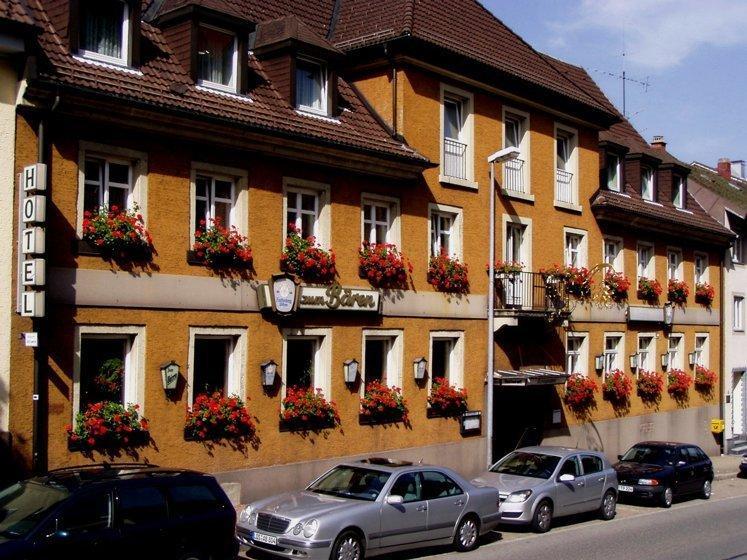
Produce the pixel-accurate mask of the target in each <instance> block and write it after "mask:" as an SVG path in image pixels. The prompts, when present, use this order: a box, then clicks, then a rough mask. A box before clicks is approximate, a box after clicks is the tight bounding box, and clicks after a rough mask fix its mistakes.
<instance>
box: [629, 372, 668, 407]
mask: <svg viewBox="0 0 747 560" xmlns="http://www.w3.org/2000/svg"><path fill="white" fill-rule="evenodd" d="M636 385H637V386H638V395H639V396H640V397H641V400H643V401H644V402H647V403H655V402H658V401H659V399H660V398H661V393H662V391H663V390H664V378H663V377H662V376H661V374H659V373H657V372H655V371H647V370H641V371H639V372H638V381H637V382H636Z"/></svg>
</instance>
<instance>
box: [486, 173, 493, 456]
mask: <svg viewBox="0 0 747 560" xmlns="http://www.w3.org/2000/svg"><path fill="white" fill-rule="evenodd" d="M494 189H495V162H490V186H489V187H488V196H489V197H490V204H489V205H488V206H489V208H490V218H489V220H488V221H489V223H490V241H489V243H488V245H489V251H488V253H489V255H488V321H487V323H488V340H487V343H488V356H487V361H488V363H487V366H486V369H487V372H486V376H485V381H486V383H487V387H486V397H485V398H486V400H487V403H485V404H486V407H485V408H486V412H487V414H486V415H485V416H486V419H485V420H486V424H487V429H486V432H487V440H488V441H487V450H486V451H487V459H488V467H490V466H491V465H492V464H493V370H494V368H493V361H494V351H495V350H494V348H493V344H494V342H493V326H494V321H495V319H494V314H495V312H494V302H493V298H494V292H495V283H494V280H493V279H494V277H495V190H494Z"/></svg>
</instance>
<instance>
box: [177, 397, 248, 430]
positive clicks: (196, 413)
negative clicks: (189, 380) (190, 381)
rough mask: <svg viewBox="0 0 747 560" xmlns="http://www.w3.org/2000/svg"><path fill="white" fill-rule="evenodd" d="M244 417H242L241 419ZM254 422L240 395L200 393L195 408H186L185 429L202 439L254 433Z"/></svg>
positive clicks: (193, 406) (196, 398)
mask: <svg viewBox="0 0 747 560" xmlns="http://www.w3.org/2000/svg"><path fill="white" fill-rule="evenodd" d="M240 418H241V420H240ZM254 432H255V427H254V423H253V422H252V421H251V419H250V417H249V412H248V410H247V408H246V406H245V405H244V402H243V401H242V400H241V399H240V398H239V397H237V396H231V397H229V398H226V397H224V396H223V395H222V394H221V393H220V392H215V393H213V394H212V395H207V394H204V393H201V394H199V395H197V396H196V397H195V400H194V404H193V405H192V409H191V410H189V409H187V414H186V422H185V426H184V433H185V435H186V436H188V437H192V438H194V439H199V440H208V439H209V440H218V439H223V438H232V437H236V436H239V437H252V436H253V435H254Z"/></svg>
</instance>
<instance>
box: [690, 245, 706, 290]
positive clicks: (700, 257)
mask: <svg viewBox="0 0 747 560" xmlns="http://www.w3.org/2000/svg"><path fill="white" fill-rule="evenodd" d="M693 260H694V264H695V284H703V283H705V282H708V279H709V274H708V254H707V253H701V252H699V251H695V254H694V256H693Z"/></svg>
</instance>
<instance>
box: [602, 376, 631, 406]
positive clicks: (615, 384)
mask: <svg viewBox="0 0 747 560" xmlns="http://www.w3.org/2000/svg"><path fill="white" fill-rule="evenodd" d="M632 392H633V380H632V379H631V378H630V377H629V376H627V375H625V373H624V372H623V371H621V370H619V369H616V370H614V371H611V372H609V373H608V374H607V375H606V377H605V380H604V396H605V397H607V399H608V400H609V401H611V402H612V403H613V404H615V405H621V404H624V403H626V402H628V401H629V400H630V395H631V393H632Z"/></svg>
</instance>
